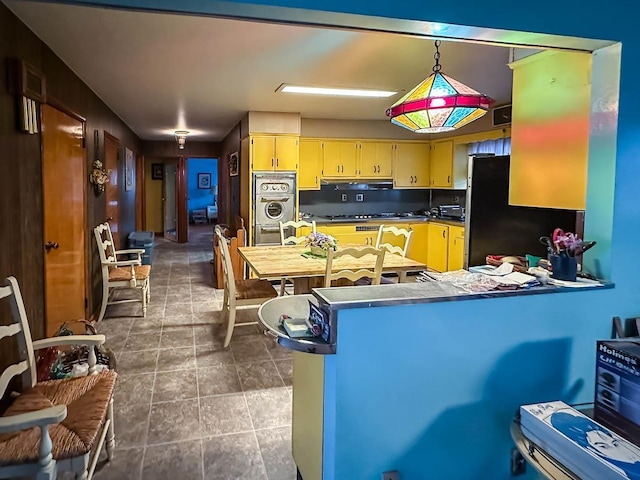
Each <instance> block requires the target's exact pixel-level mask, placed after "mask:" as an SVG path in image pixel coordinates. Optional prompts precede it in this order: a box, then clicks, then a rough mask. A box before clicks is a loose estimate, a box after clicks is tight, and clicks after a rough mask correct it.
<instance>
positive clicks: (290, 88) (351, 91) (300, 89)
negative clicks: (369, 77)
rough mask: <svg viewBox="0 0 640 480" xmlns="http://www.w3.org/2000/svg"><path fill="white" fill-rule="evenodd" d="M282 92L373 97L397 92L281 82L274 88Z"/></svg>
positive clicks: (385, 96)
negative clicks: (308, 85)
mask: <svg viewBox="0 0 640 480" xmlns="http://www.w3.org/2000/svg"><path fill="white" fill-rule="evenodd" d="M276 91H277V92H284V93H305V94H308V95H333V96H339V97H374V98H387V97H390V96H392V95H395V94H396V93H398V92H390V91H386V90H366V89H361V88H330V87H305V86H301V85H285V84H282V85H280V87H279V88H278V89H277V90H276Z"/></svg>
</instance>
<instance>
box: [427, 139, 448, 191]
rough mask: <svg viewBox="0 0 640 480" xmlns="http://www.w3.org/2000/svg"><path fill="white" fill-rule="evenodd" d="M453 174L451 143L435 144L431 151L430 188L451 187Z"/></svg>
mask: <svg viewBox="0 0 640 480" xmlns="http://www.w3.org/2000/svg"><path fill="white" fill-rule="evenodd" d="M452 173H453V141H452V140H448V141H445V142H436V143H433V144H432V150H431V174H430V176H431V186H432V187H440V188H446V187H451V177H452Z"/></svg>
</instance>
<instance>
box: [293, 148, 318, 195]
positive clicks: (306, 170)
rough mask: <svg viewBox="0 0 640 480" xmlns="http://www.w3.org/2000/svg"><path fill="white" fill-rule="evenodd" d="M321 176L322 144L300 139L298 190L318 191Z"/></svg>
mask: <svg viewBox="0 0 640 480" xmlns="http://www.w3.org/2000/svg"><path fill="white" fill-rule="evenodd" d="M321 176H322V142H321V141H320V140H308V139H300V167H299V173H298V189H300V190H320V178H321Z"/></svg>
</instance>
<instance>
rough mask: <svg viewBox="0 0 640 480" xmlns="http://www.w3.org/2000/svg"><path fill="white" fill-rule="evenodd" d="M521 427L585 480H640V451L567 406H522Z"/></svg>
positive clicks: (558, 403)
mask: <svg viewBox="0 0 640 480" xmlns="http://www.w3.org/2000/svg"><path fill="white" fill-rule="evenodd" d="M520 425H521V427H522V432H523V434H524V435H525V437H527V438H528V439H529V440H531V441H532V442H533V443H535V444H537V445H538V446H539V447H540V448H542V449H543V450H545V451H546V452H547V453H548V454H549V455H551V456H552V457H554V458H555V459H556V460H557V461H558V462H560V463H562V464H563V465H565V466H566V467H567V468H569V469H570V470H571V471H572V472H573V473H575V474H576V475H578V476H579V477H580V478H581V479H583V480H603V479H607V480H609V479H611V480H617V479H620V480H640V448H638V447H637V446H636V445H634V444H633V443H631V442H629V441H627V440H626V439H624V438H622V437H620V436H619V435H617V434H616V433H614V432H612V431H610V430H609V429H607V428H605V427H603V426H602V425H600V424H599V423H597V422H595V421H594V420H592V419H591V418H589V417H587V416H586V415H584V414H582V413H581V412H579V411H577V410H576V409H574V408H573V407H571V406H569V405H567V404H566V403H564V402H547V403H537V404H533V405H523V406H521V407H520Z"/></svg>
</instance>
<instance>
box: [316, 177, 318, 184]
mask: <svg viewBox="0 0 640 480" xmlns="http://www.w3.org/2000/svg"><path fill="white" fill-rule="evenodd" d="M317 184H318V176H317V175H316V185H317Z"/></svg>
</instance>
